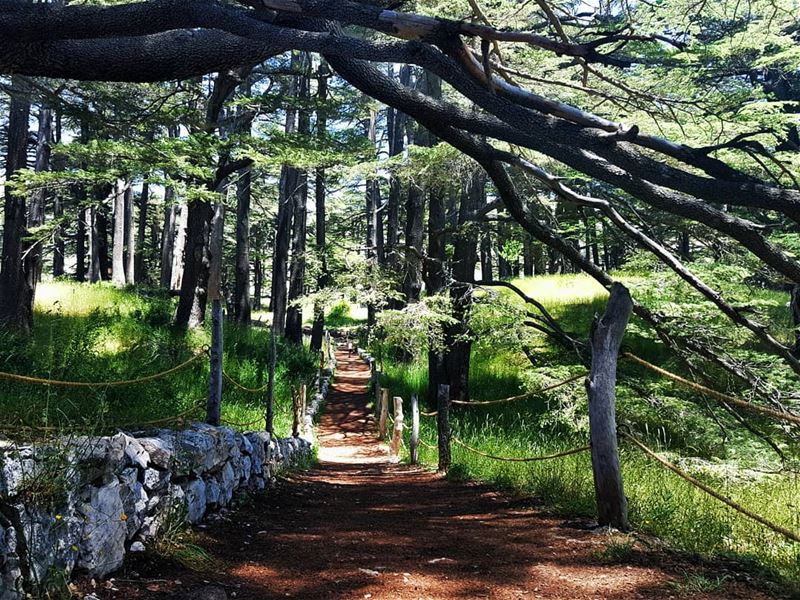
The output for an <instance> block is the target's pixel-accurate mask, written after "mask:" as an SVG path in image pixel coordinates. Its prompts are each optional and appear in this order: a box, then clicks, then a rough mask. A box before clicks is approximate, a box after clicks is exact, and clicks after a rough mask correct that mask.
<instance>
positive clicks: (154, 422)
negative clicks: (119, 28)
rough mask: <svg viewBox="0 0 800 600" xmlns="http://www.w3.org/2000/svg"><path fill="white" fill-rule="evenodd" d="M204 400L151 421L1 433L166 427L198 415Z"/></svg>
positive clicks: (24, 428) (11, 428)
mask: <svg viewBox="0 0 800 600" xmlns="http://www.w3.org/2000/svg"><path fill="white" fill-rule="evenodd" d="M204 403H205V401H204V400H198V401H197V402H196V403H194V404H193V405H192V407H191V408H189V409H187V410H185V411H183V412H180V413H178V414H177V415H172V416H169V417H164V418H161V419H153V420H149V421H127V422H124V423H109V424H97V425H65V426H47V425H3V424H0V431H39V432H59V433H61V432H63V433H69V432H85V431H97V430H102V429H122V428H135V427H153V426H157V425H166V424H168V423H174V422H182V421H183V420H184V419H186V418H187V417H190V416H191V415H193V414H195V413H198V412H200V411H202V410H203V409H204Z"/></svg>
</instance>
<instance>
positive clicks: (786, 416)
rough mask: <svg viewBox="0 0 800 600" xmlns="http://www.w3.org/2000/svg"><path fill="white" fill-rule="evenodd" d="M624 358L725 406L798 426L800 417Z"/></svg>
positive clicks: (633, 359)
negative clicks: (725, 404)
mask: <svg viewBox="0 0 800 600" xmlns="http://www.w3.org/2000/svg"><path fill="white" fill-rule="evenodd" d="M622 356H624V357H625V358H628V359H630V360H632V361H634V362H636V363H638V364H640V365H642V366H643V367H646V368H648V369H650V370H651V371H653V372H655V373H658V374H659V375H662V376H663V377H666V378H667V379H671V380H672V381H675V382H676V383H679V384H681V385H682V386H684V387H687V388H689V389H691V390H694V391H696V392H700V393H701V394H704V395H706V396H708V397H709V398H713V399H714V400H716V401H718V402H725V403H727V404H732V405H734V406H738V407H739V408H743V409H744V410H749V411H751V412H756V413H759V414H762V415H766V416H768V417H772V418H774V419H780V420H782V421H788V422H790V423H794V424H795V425H800V417H798V416H797V415H793V414H790V413H784V412H781V411H779V410H775V409H774V408H768V407H766V406H759V405H757V404H753V403H752V402H746V401H745V400H741V399H739V398H734V397H733V396H729V395H728V394H723V393H722V392H718V391H716V390H712V389H711V388H708V387H706V386H704V385H700V384H699V383H695V382H694V381H689V380H688V379H684V378H683V377H681V376H680V375H676V374H675V373H672V372H670V371H667V370H666V369H662V368H661V367H657V366H656V365H654V364H652V363H649V362H647V361H646V360H644V359H643V358H639V357H638V356H636V355H635V354H631V353H630V352H625V353H623V354H622Z"/></svg>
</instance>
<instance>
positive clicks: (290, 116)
mask: <svg viewBox="0 0 800 600" xmlns="http://www.w3.org/2000/svg"><path fill="white" fill-rule="evenodd" d="M299 65H300V57H299V54H298V53H296V52H293V53H292V60H291V68H292V70H293V71H297V70H299ZM298 83H299V82H298V81H297V78H296V77H292V78H291V80H290V83H289V86H288V89H287V93H286V95H287V97H289V98H295V97H296V96H297V92H298V87H299V86H298ZM290 102H291V101H290ZM296 119H297V110H296V109H295V108H294V106H288V107H287V108H286V122H285V125H284V131H285V132H286V133H289V134H290V133H294V132H295V131H296V130H297V124H296ZM299 183H300V173H299V172H298V171H297V169H295V168H293V167H290V166H289V165H283V167H281V178H280V184H279V191H278V213H277V216H276V223H275V250H274V252H273V255H272V290H271V293H270V306H271V308H272V327H273V331H274V332H275V335H283V334H284V333H285V331H286V307H287V270H288V266H289V244H290V240H291V233H292V217H293V215H294V212H295V211H294V208H295V207H294V202H295V197H296V195H297V191H298V187H299Z"/></svg>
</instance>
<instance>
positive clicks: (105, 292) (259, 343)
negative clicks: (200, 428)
mask: <svg viewBox="0 0 800 600" xmlns="http://www.w3.org/2000/svg"><path fill="white" fill-rule="evenodd" d="M173 309H174V306H173V300H171V299H169V298H167V297H165V296H162V295H160V294H158V293H157V292H152V293H145V292H141V293H136V292H134V291H131V290H120V289H117V288H114V287H112V286H110V285H107V284H98V285H91V286H89V285H79V284H75V283H70V282H62V281H58V282H48V283H44V284H42V285H40V287H39V290H38V293H37V303H36V319H35V330H34V332H33V336H32V337H31V338H24V337H19V336H14V335H10V334H3V336H4V337H3V339H0V370H2V371H5V372H11V373H20V374H24V375H33V376H37V377H43V378H50V379H61V380H70V381H92V382H102V381H110V380H121V379H133V378H138V377H142V376H145V375H149V374H153V373H158V372H161V371H164V370H166V369H168V368H170V367H172V366H174V365H177V364H179V363H181V362H182V361H184V360H186V359H187V358H189V357H191V356H192V355H194V354H196V353H197V352H199V351H201V349H202V347H203V346H204V344H207V343H208V340H209V335H208V332H207V331H206V330H199V331H188V332H187V331H181V330H178V329H176V328H174V327H172V326H171V325H170V321H171V317H172V314H173ZM269 347H270V344H269V331H268V330H266V329H259V328H251V329H245V328H237V327H234V326H232V325H230V324H227V323H226V333H225V369H226V371H227V372H229V373H230V374H231V376H232V377H234V378H235V379H237V380H238V381H240V382H241V383H242V384H244V385H245V386H248V387H258V386H260V385H262V384H263V382H264V378H265V377H266V375H265V372H264V368H265V366H266V365H267V364H268V357H269V355H268V352H269ZM278 359H279V360H278V369H277V381H276V396H275V397H276V421H275V424H276V431H277V432H278V433H279V434H283V435H285V434H286V433H287V432H288V431H289V428H290V426H291V415H290V413H291V402H290V394H289V387H290V385H291V383H292V382H293V381H297V380H300V379H306V380H307V379H309V378H310V377H311V376H312V375H313V372H314V359H313V358H312V357H311V356H309V355H308V353H306V352H304V351H299V350H296V349H291V348H288V347H285V346H284V345H283V344H282V343H281V344H279V346H278ZM207 385H208V364H207V361H206V360H205V359H201V360H199V361H198V362H197V363H195V364H193V365H192V366H191V367H189V368H187V369H185V370H183V371H181V372H179V373H176V374H173V375H171V376H169V377H167V378H165V379H161V380H158V381H154V382H148V383H145V384H140V385H136V386H131V387H122V388H103V387H102V386H99V387H96V388H91V389H85V388H82V389H77V390H75V389H65V388H60V387H44V386H38V385H30V384H26V383H17V382H7V381H0V415H3V417H2V421H1V422H2V424H3V425H9V424H25V425H36V426H56V427H66V426H75V425H80V426H82V427H86V428H88V429H93V428H100V427H106V426H108V427H113V426H114V425H118V424H128V423H131V424H140V423H146V422H148V421H153V420H158V419H163V418H165V417H171V416H174V415H176V414H179V413H182V412H184V411H186V410H190V409H191V408H192V407H200V409H199V412H198V413H197V414H198V415H200V416H202V414H203V412H202V406H203V405H204V402H205V401H204V398H205V396H206V392H207ZM264 401H265V395H264V394H263V393H262V394H248V393H245V392H242V391H240V390H238V389H236V388H235V387H233V386H230V385H226V386H225V388H224V391H223V405H222V415H223V419H224V420H227V421H230V422H231V423H238V424H241V425H243V426H245V425H246V426H247V427H248V428H251V429H253V428H259V427H261V426H263V420H262V415H263V413H264Z"/></svg>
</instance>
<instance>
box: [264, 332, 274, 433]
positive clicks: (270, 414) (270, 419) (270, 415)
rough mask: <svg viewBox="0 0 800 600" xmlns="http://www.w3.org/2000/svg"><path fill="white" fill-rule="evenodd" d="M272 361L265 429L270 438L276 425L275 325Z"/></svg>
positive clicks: (271, 337) (272, 333) (270, 361)
mask: <svg viewBox="0 0 800 600" xmlns="http://www.w3.org/2000/svg"><path fill="white" fill-rule="evenodd" d="M270 346H271V348H270V360H269V375H268V379H267V412H266V418H265V424H264V425H265V428H266V430H267V433H269V434H270V436H272V435H274V433H275V431H274V423H275V365H276V364H277V356H276V354H277V351H276V347H275V325H272V326H271V328H270Z"/></svg>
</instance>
